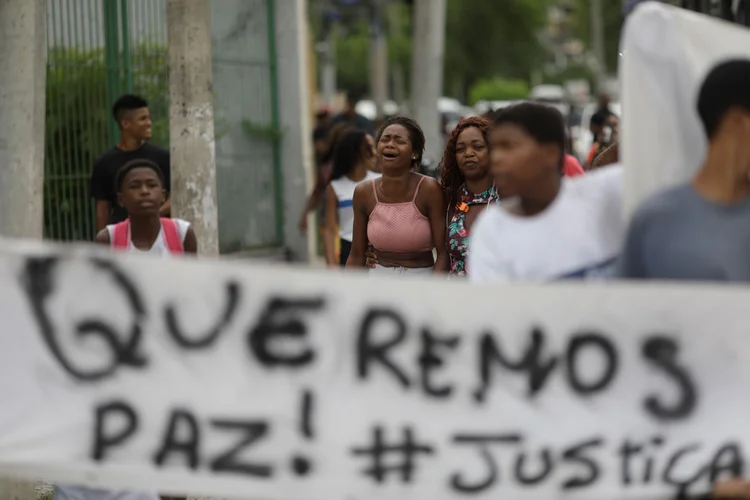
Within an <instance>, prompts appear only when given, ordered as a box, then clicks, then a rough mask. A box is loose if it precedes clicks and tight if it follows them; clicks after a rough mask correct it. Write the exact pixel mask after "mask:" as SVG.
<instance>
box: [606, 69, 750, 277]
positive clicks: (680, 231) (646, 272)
mask: <svg viewBox="0 0 750 500" xmlns="http://www.w3.org/2000/svg"><path fill="white" fill-rule="evenodd" d="M698 114H699V115H700V118H701V121H702V122H703V127H704V129H705V131H706V135H707V136H708V140H709V146H708V155H707V157H706V160H705V162H704V164H703V166H702V167H701V169H700V170H699V172H698V174H697V175H696V176H695V177H694V178H693V180H692V182H691V183H690V184H688V185H683V186H678V187H675V188H672V189H668V190H666V191H662V192H660V193H657V194H656V195H655V196H653V197H651V198H649V199H648V200H646V202H645V203H644V204H643V205H641V206H640V207H639V208H638V210H637V211H636V213H635V215H634V216H633V219H632V220H631V222H630V227H629V229H628V234H627V237H626V241H625V247H624V249H623V251H622V253H621V255H620V263H619V273H620V275H621V277H623V278H630V279H661V280H691V281H739V282H744V281H750V60H730V61H726V62H723V63H720V64H719V65H718V66H716V67H715V68H714V69H713V70H712V71H711V72H710V73H709V74H708V76H707V77H706V79H705V81H704V82H703V85H702V87H701V90H700V93H699V97H698Z"/></svg>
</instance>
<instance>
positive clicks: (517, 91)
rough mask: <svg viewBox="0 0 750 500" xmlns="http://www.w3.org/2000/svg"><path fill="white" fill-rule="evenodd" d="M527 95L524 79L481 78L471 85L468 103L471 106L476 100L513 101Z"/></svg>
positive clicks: (526, 84) (526, 85)
mask: <svg viewBox="0 0 750 500" xmlns="http://www.w3.org/2000/svg"><path fill="white" fill-rule="evenodd" d="M528 97H529V84H528V82H527V81H525V80H508V79H505V78H492V79H483V80H479V81H478V82H476V83H475V84H474V85H473V86H472V87H471V90H470V91H469V104H471V105H472V106H473V105H474V104H476V103H477V101H504V100H508V101H513V100H517V99H527V98H528Z"/></svg>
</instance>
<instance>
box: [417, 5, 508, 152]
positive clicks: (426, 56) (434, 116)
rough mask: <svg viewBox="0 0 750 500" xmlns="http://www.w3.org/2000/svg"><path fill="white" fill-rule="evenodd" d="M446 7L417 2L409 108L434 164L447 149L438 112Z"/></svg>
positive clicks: (441, 84) (441, 82)
mask: <svg viewBox="0 0 750 500" xmlns="http://www.w3.org/2000/svg"><path fill="white" fill-rule="evenodd" d="M488 1H489V0H488ZM495 1H496V0H495ZM445 6H446V0H414V20H413V22H414V33H413V39H412V47H413V49H412V58H411V61H412V62H411V94H410V101H411V106H410V107H411V111H412V114H413V116H414V118H416V120H417V121H418V122H419V124H420V125H421V126H422V128H423V129H424V133H425V137H426V139H427V145H426V153H427V157H428V158H430V159H431V160H433V161H438V160H439V159H440V158H441V157H442V154H443V149H444V147H445V144H444V143H443V135H442V133H441V120H440V113H438V108H437V104H438V99H439V98H440V96H441V95H442V92H443V53H444V51H445Z"/></svg>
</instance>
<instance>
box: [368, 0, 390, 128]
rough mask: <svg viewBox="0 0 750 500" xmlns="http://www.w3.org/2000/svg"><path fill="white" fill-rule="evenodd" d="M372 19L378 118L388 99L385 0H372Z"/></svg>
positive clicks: (372, 80) (374, 95)
mask: <svg viewBox="0 0 750 500" xmlns="http://www.w3.org/2000/svg"><path fill="white" fill-rule="evenodd" d="M371 8H372V12H371V19H370V93H371V94H372V100H373V102H374V103H375V110H376V113H377V117H378V118H383V117H384V116H385V101H386V100H387V99H388V44H387V43H386V38H385V33H384V31H385V30H384V26H383V24H384V19H383V0H372V7H371Z"/></svg>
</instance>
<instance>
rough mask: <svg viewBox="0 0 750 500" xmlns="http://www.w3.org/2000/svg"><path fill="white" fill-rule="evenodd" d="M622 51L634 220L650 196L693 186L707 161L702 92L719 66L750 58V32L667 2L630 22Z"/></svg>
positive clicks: (628, 196)
mask: <svg viewBox="0 0 750 500" xmlns="http://www.w3.org/2000/svg"><path fill="white" fill-rule="evenodd" d="M621 52H622V54H623V57H622V59H621V62H622V64H621V74H620V78H621V82H620V85H621V88H622V100H623V122H622V127H623V129H622V142H623V162H624V164H625V165H626V168H625V172H626V175H625V208H626V212H627V214H628V215H629V214H631V213H632V211H633V210H634V209H635V208H636V207H637V206H638V204H640V202H641V201H643V199H644V198H646V197H648V196H649V195H650V194H652V193H654V192H655V191H658V190H660V189H664V188H667V187H671V186H674V185H677V184H680V183H686V182H688V180H689V179H690V178H691V177H692V175H693V174H694V173H695V172H696V171H697V169H698V167H699V166H700V164H701V163H702V162H703V161H704V159H705V155H706V144H707V143H706V134H705V132H704V131H703V126H702V125H701V122H700V119H699V117H698V111H697V102H698V91H699V89H700V86H701V85H702V84H703V79H704V78H705V77H706V75H707V74H708V72H709V71H710V70H711V69H712V68H713V67H714V66H715V65H716V64H718V63H719V62H721V61H724V60H726V59H730V58H735V57H741V58H745V59H750V30H748V29H747V28H744V27H742V26H739V25H737V24H731V23H728V22H726V21H721V20H718V19H714V18H710V17H708V16H705V15H702V14H696V13H694V12H690V11H688V10H685V9H680V8H678V7H671V6H669V5H665V4H662V3H660V2H645V3H643V4H641V5H639V6H638V7H636V9H635V11H634V13H633V14H632V15H631V16H629V17H628V20H627V23H626V25H625V30H624V33H623V39H622V45H621Z"/></svg>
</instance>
